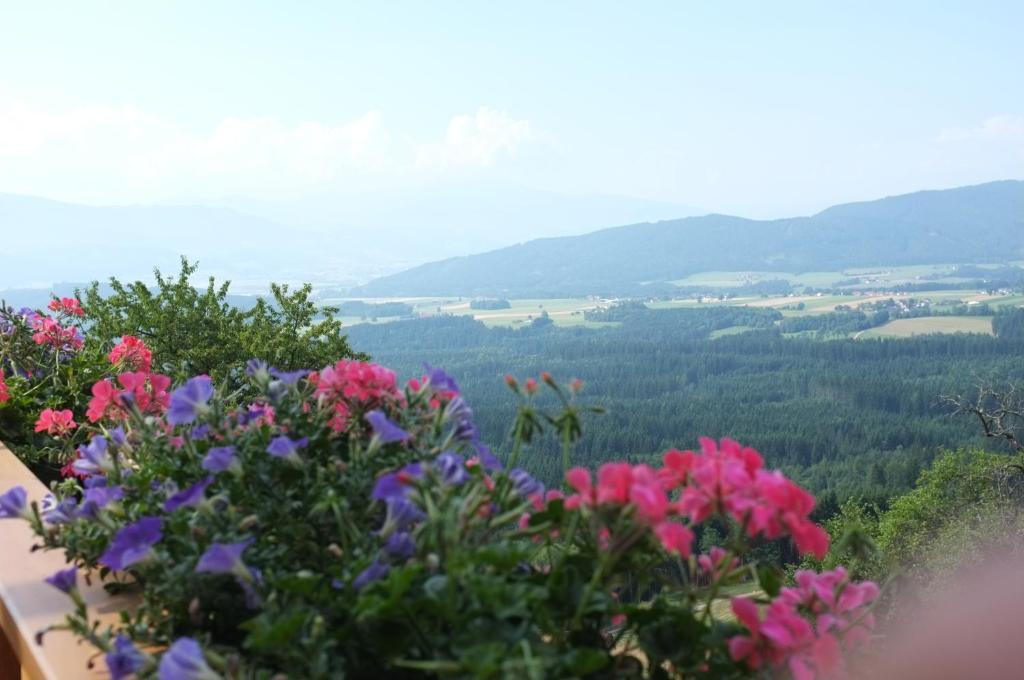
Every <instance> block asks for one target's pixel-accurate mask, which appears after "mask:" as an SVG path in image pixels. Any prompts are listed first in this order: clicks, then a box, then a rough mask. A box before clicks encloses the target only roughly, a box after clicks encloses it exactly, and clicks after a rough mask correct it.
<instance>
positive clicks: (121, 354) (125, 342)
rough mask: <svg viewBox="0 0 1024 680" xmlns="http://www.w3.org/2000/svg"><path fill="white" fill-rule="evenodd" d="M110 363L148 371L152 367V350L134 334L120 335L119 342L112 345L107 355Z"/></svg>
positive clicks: (132, 369) (128, 368)
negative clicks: (112, 347)
mask: <svg viewBox="0 0 1024 680" xmlns="http://www.w3.org/2000/svg"><path fill="white" fill-rule="evenodd" d="M107 358H108V359H110V363H112V364H114V365H115V366H120V367H123V368H126V369H127V370H129V371H142V372H143V373H149V372H150V370H152V368H153V352H152V350H150V349H149V347H147V346H146V343H144V342H143V341H142V340H139V339H138V338H136V337H135V336H134V335H124V336H121V342H119V343H117V344H116V345H114V349H112V350H110V354H108V355H107Z"/></svg>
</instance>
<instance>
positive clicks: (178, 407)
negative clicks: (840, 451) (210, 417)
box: [167, 375, 213, 425]
mask: <svg viewBox="0 0 1024 680" xmlns="http://www.w3.org/2000/svg"><path fill="white" fill-rule="evenodd" d="M211 397H213V383H212V382H211V381H210V376H207V375H197V376H196V377H194V378H190V379H189V380H188V381H187V382H186V383H185V384H184V385H182V386H181V387H179V388H178V389H176V390H174V391H173V392H171V406H170V408H169V409H168V410H167V422H169V423H170V424H171V425H184V424H186V423H191V422H194V421H195V419H196V418H197V417H198V416H199V414H201V413H204V412H205V411H206V410H207V408H209V407H208V406H207V403H208V402H209V401H210V398H211Z"/></svg>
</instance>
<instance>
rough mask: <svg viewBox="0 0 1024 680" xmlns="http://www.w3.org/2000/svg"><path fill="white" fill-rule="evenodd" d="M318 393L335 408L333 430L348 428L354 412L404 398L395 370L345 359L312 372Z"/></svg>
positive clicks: (327, 405) (339, 430) (319, 397)
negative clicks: (317, 371)
mask: <svg viewBox="0 0 1024 680" xmlns="http://www.w3.org/2000/svg"><path fill="white" fill-rule="evenodd" d="M309 382H311V383H313V384H314V385H316V391H315V392H314V396H315V397H316V398H317V399H319V400H320V401H321V403H323V404H324V405H325V406H326V407H327V408H330V409H332V410H333V411H334V417H333V418H332V419H331V423H330V425H331V429H333V430H335V431H336V432H342V431H345V430H346V429H348V424H349V419H350V417H351V414H352V413H353V412H354V411H357V410H358V411H370V410H374V409H377V408H380V407H381V406H385V405H387V404H390V403H397V402H399V401H401V398H402V395H401V392H399V390H398V383H397V380H396V378H395V372H394V371H391V370H389V369H387V368H384V367H383V366H378V365H377V364H372V363H368V362H365V361H351V360H348V359H342V360H341V361H339V362H337V363H336V364H334V366H328V367H327V368H325V369H323V370H322V371H320V372H319V373H311V374H310V375H309Z"/></svg>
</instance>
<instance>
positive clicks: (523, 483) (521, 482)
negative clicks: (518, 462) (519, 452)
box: [508, 468, 544, 498]
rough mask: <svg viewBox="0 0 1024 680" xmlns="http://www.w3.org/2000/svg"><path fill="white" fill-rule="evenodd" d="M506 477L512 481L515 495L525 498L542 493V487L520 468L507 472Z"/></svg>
mask: <svg viewBox="0 0 1024 680" xmlns="http://www.w3.org/2000/svg"><path fill="white" fill-rule="evenodd" d="M508 477H509V479H511V480H512V484H513V485H514V486H515V489H516V493H517V494H519V495H520V496H522V497H523V498H527V497H529V496H532V495H533V494H537V493H539V494H543V493H544V485H543V484H541V483H540V482H538V481H537V480H536V479H534V478H533V477H531V476H530V473H529V472H527V471H526V470H524V469H522V468H515V469H514V470H511V471H509V473H508Z"/></svg>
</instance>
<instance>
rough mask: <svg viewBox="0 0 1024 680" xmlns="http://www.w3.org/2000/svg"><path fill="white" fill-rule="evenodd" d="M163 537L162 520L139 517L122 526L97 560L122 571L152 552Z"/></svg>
mask: <svg viewBox="0 0 1024 680" xmlns="http://www.w3.org/2000/svg"><path fill="white" fill-rule="evenodd" d="M162 538H163V520H162V519H160V518H159V517H141V518H139V520H138V521H137V522H135V523H134V524H128V525H126V526H124V527H122V528H121V529H120V530H119V531H118V532H117V533H116V534H114V540H112V541H111V542H110V545H109V546H107V549H106V551H105V552H104V553H103V554H102V555H101V556H100V559H99V562H100V564H103V565H105V566H107V567H110V568H111V569H113V570H114V571H122V570H124V569H126V568H128V567H130V566H131V565H133V564H135V563H136V562H140V561H142V560H144V559H146V558H147V557H149V556H150V555H152V554H153V546H154V545H156V544H157V543H159V542H160V539H162Z"/></svg>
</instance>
